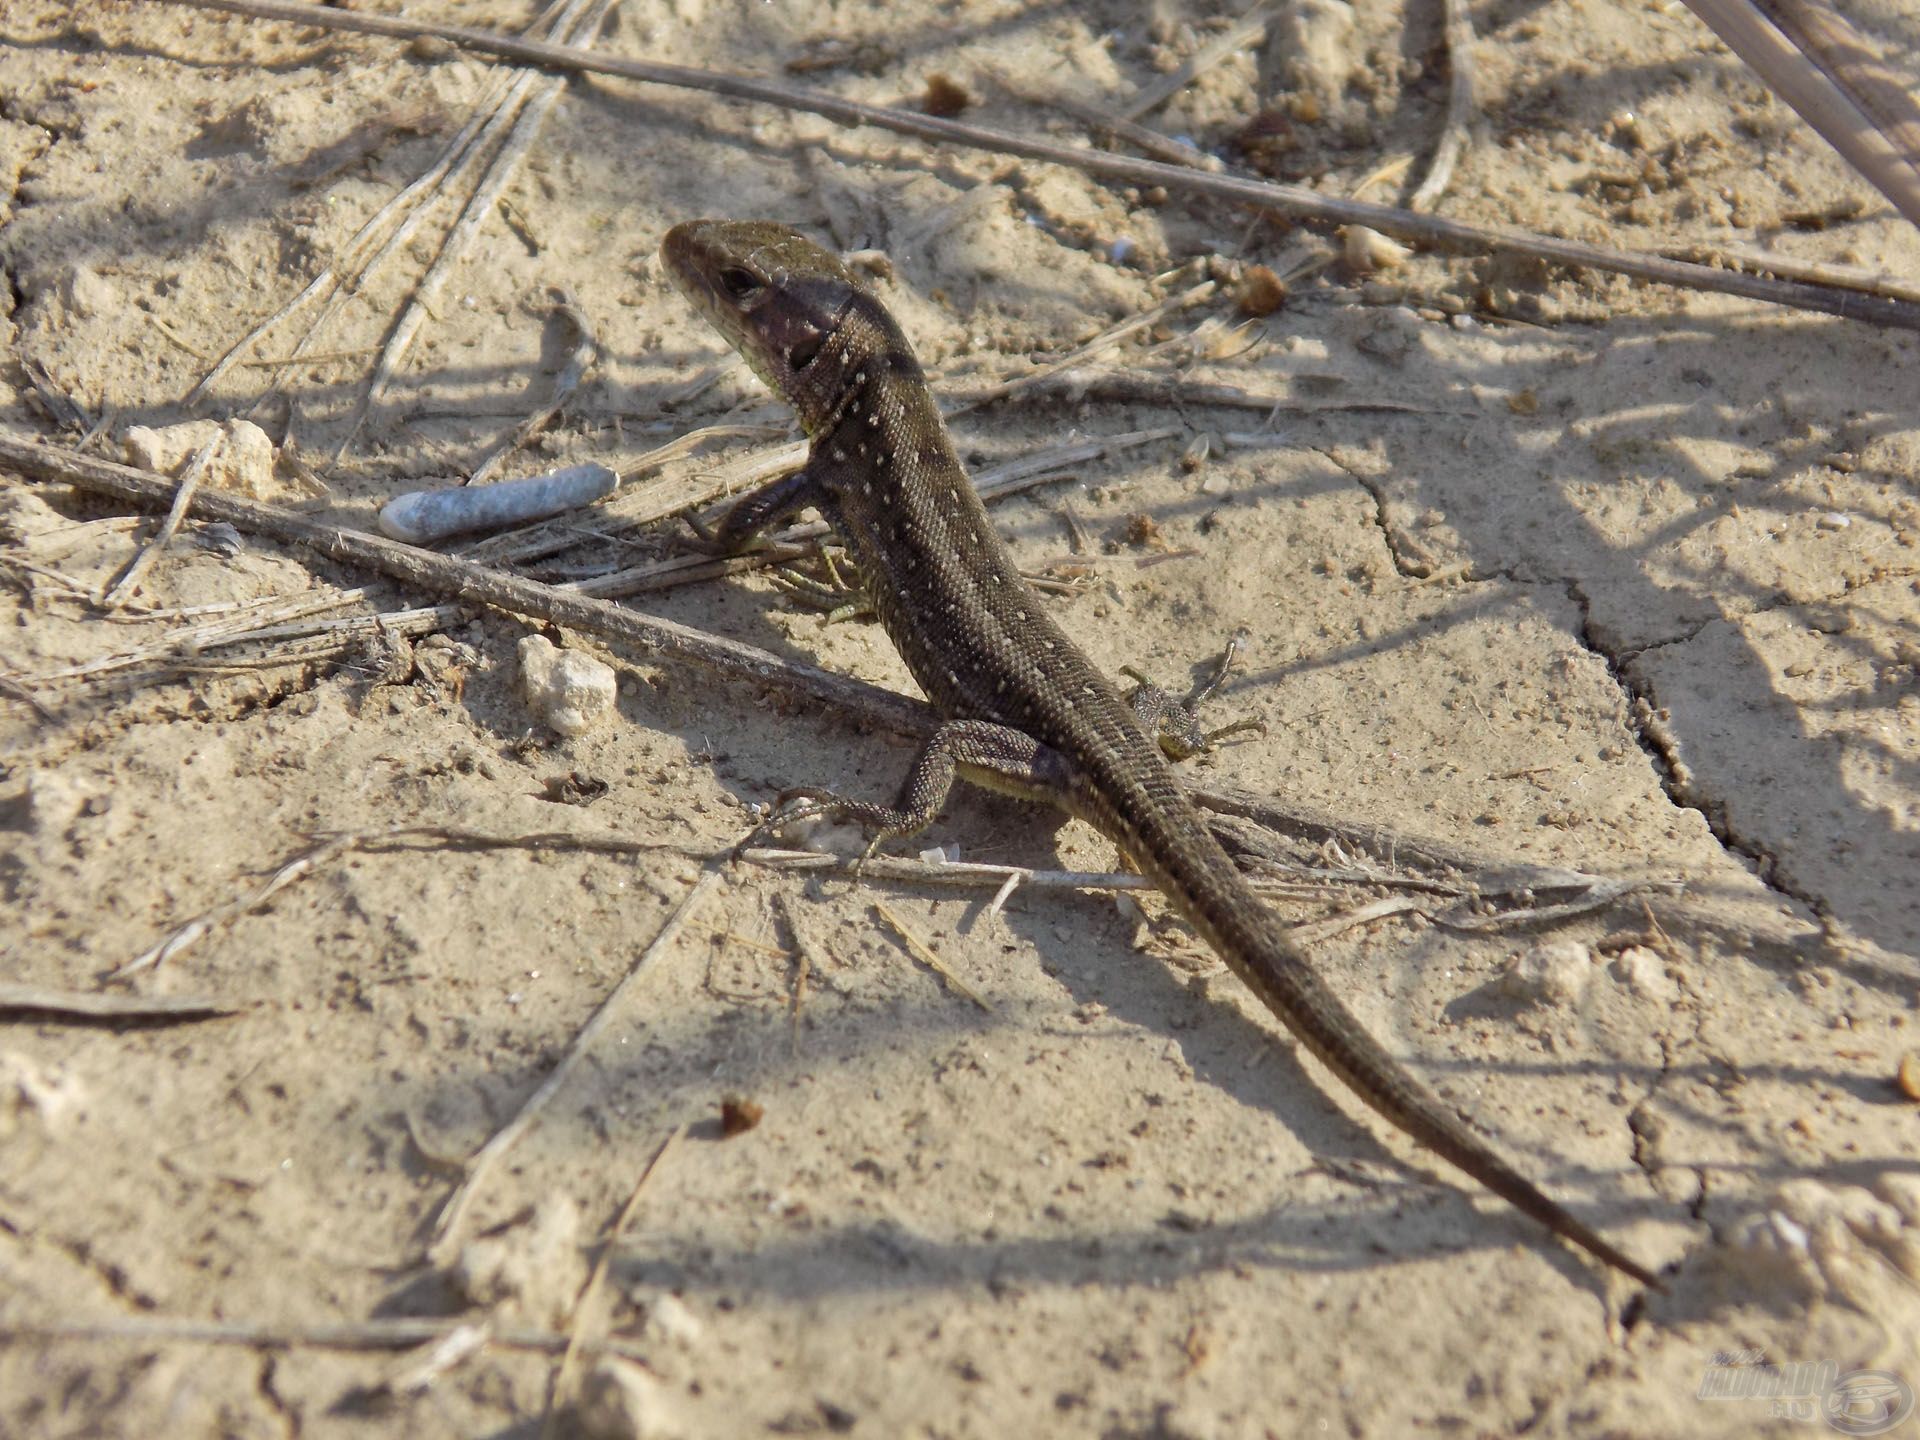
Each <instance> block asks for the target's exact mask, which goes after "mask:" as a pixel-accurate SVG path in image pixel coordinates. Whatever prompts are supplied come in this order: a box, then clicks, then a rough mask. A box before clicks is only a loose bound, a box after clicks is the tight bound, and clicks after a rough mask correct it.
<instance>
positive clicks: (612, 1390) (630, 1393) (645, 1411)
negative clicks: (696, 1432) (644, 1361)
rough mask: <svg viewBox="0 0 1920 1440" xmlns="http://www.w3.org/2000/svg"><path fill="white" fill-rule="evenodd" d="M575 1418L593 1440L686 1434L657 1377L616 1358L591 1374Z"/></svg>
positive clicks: (657, 1438)
mask: <svg viewBox="0 0 1920 1440" xmlns="http://www.w3.org/2000/svg"><path fill="white" fill-rule="evenodd" d="M574 1418H575V1419H576V1420H577V1421H578V1422H579V1425H580V1429H581V1431H582V1432H583V1433H584V1434H586V1435H588V1436H589V1437H591V1440H668V1437H671V1436H678V1435H681V1434H684V1433H685V1431H684V1430H683V1428H682V1427H681V1425H680V1424H679V1423H678V1422H677V1421H676V1419H675V1417H674V1414H673V1408H672V1405H671V1404H670V1403H669V1400H668V1397H667V1393H666V1390H665V1387H663V1386H662V1385H661V1383H660V1382H659V1381H658V1380H656V1379H655V1378H654V1376H653V1373H652V1372H651V1371H649V1370H646V1369H644V1368H643V1367H641V1366H639V1365H636V1364H634V1363H633V1362H632V1361H631V1360H622V1359H619V1358H618V1357H617V1356H613V1355H608V1356H605V1357H603V1358H602V1359H601V1361H600V1362H599V1364H597V1365H595V1366H594V1367H593V1369H592V1370H591V1371H589V1372H588V1373H587V1378H586V1380H585V1381H584V1382H583V1383H582V1384H581V1386H580V1403H579V1405H578V1406H577V1407H576V1409H575V1412H574Z"/></svg>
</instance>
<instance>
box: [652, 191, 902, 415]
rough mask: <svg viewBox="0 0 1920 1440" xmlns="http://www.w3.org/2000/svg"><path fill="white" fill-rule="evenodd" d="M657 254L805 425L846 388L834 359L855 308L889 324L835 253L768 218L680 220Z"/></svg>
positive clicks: (846, 339) (842, 349)
mask: <svg viewBox="0 0 1920 1440" xmlns="http://www.w3.org/2000/svg"><path fill="white" fill-rule="evenodd" d="M660 258H661V260H662V261H663V262H664V263H665V265H666V267H667V274H668V275H670V276H672V277H673V282H674V284H676V285H678V286H679V287H680V289H681V290H682V292H684V293H685V295H686V297H687V298H688V299H689V300H691V301H692V302H693V304H694V307H695V308H696V309H698V310H699V311H700V313H701V314H702V315H704V316H705V317H706V318H707V320H708V322H709V323H711V324H712V325H713V327H714V328H715V329H716V330H718V331H719V332H720V333H721V334H722V335H724V336H725V337H726V340H727V343H728V344H729V345H731V346H733V348H734V349H735V350H738V351H739V352H740V354H741V356H742V357H743V358H744V359H745V360H746V362H747V363H748V364H749V365H751V366H752V367H753V369H754V373H755V374H757V375H759V377H760V378H761V379H762V380H764V381H766V382H767V384H768V385H769V386H771V387H772V388H773V390H774V391H775V392H776V393H777V394H778V395H779V396H780V397H781V398H782V399H784V400H785V401H786V402H787V403H788V404H789V405H791V406H792V407H793V409H794V412H795V413H796V414H797V415H798V416H799V417H800V423H801V425H802V426H803V427H804V428H805V429H806V430H807V432H808V433H809V434H813V433H815V431H816V430H818V428H819V427H820V426H821V425H822V424H824V423H825V422H826V421H827V419H828V418H829V417H830V416H832V415H833V413H834V411H835V407H836V406H837V405H838V403H839V401H840V399H841V397H842V395H843V394H844V392H845V390H846V385H847V377H846V376H844V375H842V374H841V373H840V372H841V371H842V370H843V369H844V368H845V366H844V365H843V364H842V359H843V357H845V356H846V355H847V354H849V353H851V352H850V349H849V347H850V346H851V345H852V344H853V342H854V341H855V338H856V337H855V335H854V334H853V331H854V330H856V329H861V328H864V327H862V326H861V325H860V324H859V322H858V321H856V320H855V317H856V316H858V317H861V319H869V318H871V317H874V316H877V317H878V318H879V321H880V323H882V324H886V325H888V326H889V327H890V326H891V322H890V321H887V320H886V312H885V311H884V310H883V309H882V308H881V306H880V304H879V302H878V301H876V300H874V299H873V297H872V296H871V295H869V294H868V293H867V292H866V290H865V289H864V288H863V287H862V286H861V284H860V282H859V281H858V280H856V279H854V278H853V272H852V271H850V270H848V269H847V267H846V266H845V265H843V264H841V263H840V261H839V259H838V258H837V257H835V256H833V255H831V254H829V253H828V252H827V251H825V250H823V249H821V248H820V247H819V246H818V245H816V244H814V243H813V241H811V240H809V239H807V237H806V236H804V235H802V234H800V232H799V231H797V230H791V229H789V228H788V227H787V226H785V225H779V224H776V223H774V222H773V221H771V220H689V221H687V222H686V223H685V224H682V225H676V226H674V227H673V229H671V230H669V231H668V232H667V235H666V238H665V239H664V240H662V241H661V242H660ZM850 321H853V322H854V323H852V324H850V323H849V322H850Z"/></svg>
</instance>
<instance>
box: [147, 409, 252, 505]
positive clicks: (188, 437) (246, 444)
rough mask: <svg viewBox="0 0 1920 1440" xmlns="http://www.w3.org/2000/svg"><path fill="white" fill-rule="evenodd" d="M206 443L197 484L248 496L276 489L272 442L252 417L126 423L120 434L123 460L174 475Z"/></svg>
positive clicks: (250, 497) (158, 472) (161, 473)
mask: <svg viewBox="0 0 1920 1440" xmlns="http://www.w3.org/2000/svg"><path fill="white" fill-rule="evenodd" d="M209 442H211V443H212V444H213V447H214V448H213V451H212V453H211V454H209V455H208V456H207V463H206V465H205V466H204V467H203V468H202V469H201V471H200V483H201V484H202V485H204V486H206V487H207V488H208V489H211V490H228V491H231V492H232V493H234V494H236V495H244V496H246V497H247V498H248V499H249V500H271V499H273V498H275V496H276V495H278V493H279V492H280V490H281V488H282V487H281V486H280V484H279V482H278V481H276V480H275V479H274V476H273V466H274V450H273V441H271V440H270V439H268V438H267V432H266V431H264V430H262V429H261V428H260V427H259V426H258V425H256V424H254V423H253V422H252V421H251V420H229V421H227V422H226V424H224V425H222V424H221V423H220V422H219V421H217V420H189V421H187V422H186V423H185V424H184V425H167V426H164V427H162V428H159V429H154V428H152V427H149V426H146V425H130V426H128V427H127V430H126V433H125V434H123V435H122V436H121V437H120V443H121V444H122V445H124V446H125V447H126V453H127V463H128V464H129V465H133V466H137V467H138V468H139V469H142V470H152V471H154V472H155V473H156V474H160V475H178V474H179V473H180V472H181V470H182V469H183V468H185V466H186V463H187V461H188V460H190V459H192V458H193V457H194V456H195V455H196V454H198V453H199V452H200V450H201V448H202V447H203V446H205V445H207V444H208V443H209Z"/></svg>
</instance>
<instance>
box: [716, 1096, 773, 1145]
mask: <svg viewBox="0 0 1920 1440" xmlns="http://www.w3.org/2000/svg"><path fill="white" fill-rule="evenodd" d="M766 1113H767V1112H766V1107H764V1106H762V1105H760V1104H757V1103H756V1102H754V1101H752V1100H749V1099H747V1097H746V1096H744V1095H726V1096H723V1097H721V1100H720V1133H721V1134H722V1135H724V1136H726V1137H727V1139H729V1140H731V1139H732V1138H733V1137H734V1136H736V1135H744V1134H746V1133H747V1131H749V1130H751V1129H753V1127H754V1126H756V1125H758V1124H759V1123H760V1119H761V1117H762V1116H763V1115H765V1114H766Z"/></svg>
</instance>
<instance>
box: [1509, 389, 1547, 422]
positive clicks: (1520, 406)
mask: <svg viewBox="0 0 1920 1440" xmlns="http://www.w3.org/2000/svg"><path fill="white" fill-rule="evenodd" d="M1507 408H1508V409H1509V410H1511V411H1512V412H1513V413H1514V414H1516V415H1538V414H1539V413H1540V397H1539V395H1538V394H1536V393H1535V392H1534V389H1533V387H1532V386H1531V385H1529V386H1528V387H1527V388H1526V389H1525V390H1516V391H1514V393H1513V394H1511V395H1509V396H1507Z"/></svg>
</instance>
